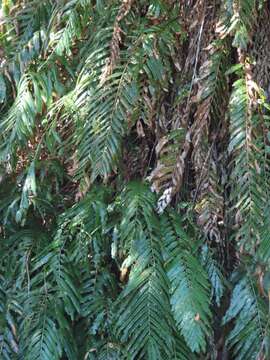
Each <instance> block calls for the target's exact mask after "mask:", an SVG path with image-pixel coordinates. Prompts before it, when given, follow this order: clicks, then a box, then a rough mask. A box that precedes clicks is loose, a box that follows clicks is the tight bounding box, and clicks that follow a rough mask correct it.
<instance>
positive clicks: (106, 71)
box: [100, 0, 133, 84]
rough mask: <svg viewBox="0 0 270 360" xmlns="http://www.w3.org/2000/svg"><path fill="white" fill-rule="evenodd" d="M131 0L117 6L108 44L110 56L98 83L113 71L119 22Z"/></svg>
mask: <svg viewBox="0 0 270 360" xmlns="http://www.w3.org/2000/svg"><path fill="white" fill-rule="evenodd" d="M132 2H133V0H123V1H122V4H121V6H120V8H119V11H118V14H117V16H116V18H115V22H114V27H113V35H112V40H111V44H110V57H109V58H108V59H107V62H106V64H105V67H104V69H103V72H102V74H101V78H100V83H101V84H104V82H105V81H106V79H107V77H108V76H110V75H111V74H112V72H113V69H114V67H115V65H116V63H117V60H118V59H119V55H120V44H121V41H122V39H121V34H122V29H121V27H120V22H121V21H122V20H123V19H124V17H126V16H127V14H128V13H129V11H130V9H131V5H132Z"/></svg>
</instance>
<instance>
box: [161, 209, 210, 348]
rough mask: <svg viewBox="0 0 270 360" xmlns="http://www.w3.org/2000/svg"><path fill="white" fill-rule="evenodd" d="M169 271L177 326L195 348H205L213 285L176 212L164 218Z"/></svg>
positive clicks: (171, 301) (171, 297)
mask: <svg viewBox="0 0 270 360" xmlns="http://www.w3.org/2000/svg"><path fill="white" fill-rule="evenodd" d="M163 236H164V242H165V260H166V271H167V275H168V278H169V280H170V293H171V296H170V303H171V307H172V312H173V316H174V319H175V321H176V325H177V328H178V329H179V331H180V332H181V334H182V335H183V336H184V338H185V341H186V343H187V344H188V346H189V347H190V349H191V350H192V351H195V352H200V351H203V352H204V351H205V350H206V342H207V337H209V336H210V335H211V311H210V286H209V281H208V276H207V273H206V272H205V270H204V269H203V267H202V266H201V264H200V262H199V261H198V259H197V258H196V257H195V254H194V253H195V251H196V247H195V245H193V246H192V239H189V237H188V236H187V234H186V233H185V231H183V229H181V224H180V222H179V220H178V219H177V217H176V215H174V216H172V217H171V218H169V219H164V225H163Z"/></svg>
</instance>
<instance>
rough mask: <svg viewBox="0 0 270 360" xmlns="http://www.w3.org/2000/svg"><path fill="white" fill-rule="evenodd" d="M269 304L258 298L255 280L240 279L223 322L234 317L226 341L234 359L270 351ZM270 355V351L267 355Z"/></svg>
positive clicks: (255, 355) (238, 359)
mask: <svg viewBox="0 0 270 360" xmlns="http://www.w3.org/2000/svg"><path fill="white" fill-rule="evenodd" d="M267 311H268V310H267V307H266V306H265V304H264V302H263V301H262V300H261V299H260V298H259V297H258V295H257V294H256V290H255V285H254V284H253V282H252V280H249V279H247V278H243V279H241V280H240V281H239V282H238V283H237V284H236V285H235V287H234V289H233V293H232V298H231V303H230V307H229V309H228V310H227V313H226V315H225V317H224V319H223V322H224V324H226V323H228V322H230V321H231V320H233V319H234V320H235V323H234V327H233V329H232V330H231V332H230V334H229V336H228V338H227V341H228V344H229V346H230V347H231V348H232V350H233V356H234V359H236V360H240V359H246V358H247V356H248V358H249V359H258V357H260V356H263V354H264V355H266V354H268V352H269V350H268V345H267V341H268V340H267V339H268V336H269V324H268V321H267ZM268 355H269V354H268ZM268 355H267V356H268Z"/></svg>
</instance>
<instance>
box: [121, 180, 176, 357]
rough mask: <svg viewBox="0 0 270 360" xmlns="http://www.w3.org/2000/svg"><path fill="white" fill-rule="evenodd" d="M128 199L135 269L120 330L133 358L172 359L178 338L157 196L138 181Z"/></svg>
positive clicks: (125, 293) (123, 297) (125, 294)
mask: <svg viewBox="0 0 270 360" xmlns="http://www.w3.org/2000/svg"><path fill="white" fill-rule="evenodd" d="M126 201H127V202H126V205H125V207H126V209H125V210H124V214H125V213H126V214H127V217H126V218H125V215H124V223H126V224H128V223H129V231H130V232H129V234H130V235H129V236H128V233H127V236H128V244H129V248H130V252H129V254H130V257H131V259H130V264H132V268H131V272H130V275H129V281H128V284H127V285H126V287H125V288H124V290H123V292H122V293H121V295H120V298H119V306H120V309H119V313H118V320H117V328H118V332H119V335H120V338H121V340H122V341H123V342H127V352H128V354H129V356H130V358H131V359H141V358H147V359H149V360H150V359H151V360H152V359H153V360H154V359H155V360H157V359H171V356H172V351H173V344H174V340H173V336H172V332H171V328H170V326H171V325H170V324H171V317H170V306H169V299H168V281H167V278H166V274H165V272H164V269H163V264H162V254H161V249H160V243H159V239H160V238H159V236H158V225H157V219H156V217H155V215H154V206H155V198H154V197H153V195H152V194H151V192H150V191H149V190H148V189H147V188H146V187H145V186H143V185H140V184H136V183H135V184H132V185H130V186H129V188H128V189H127V193H126ZM144 204H146V205H147V206H145V205H144ZM140 213H141V214H140ZM131 214H132V218H130V215H131ZM139 214H140V215H139ZM134 215H135V217H134V218H133V216H134ZM136 215H139V216H138V217H137V216H136ZM128 219H130V220H128ZM136 229H137V231H136ZM125 239H126V237H125ZM123 266H124V264H123Z"/></svg>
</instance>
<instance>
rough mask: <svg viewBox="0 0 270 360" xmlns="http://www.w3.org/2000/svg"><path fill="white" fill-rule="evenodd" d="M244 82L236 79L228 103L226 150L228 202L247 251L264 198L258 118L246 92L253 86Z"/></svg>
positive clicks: (255, 231)
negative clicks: (228, 159)
mask: <svg viewBox="0 0 270 360" xmlns="http://www.w3.org/2000/svg"><path fill="white" fill-rule="evenodd" d="M246 81H247V80H245V79H240V80H237V81H236V82H235V83H234V91H233V93H232V96H231V100H230V118H231V139H230V144H229V150H230V152H231V153H232V155H234V157H233V163H232V165H233V170H232V175H231V178H232V184H233V188H232V192H231V199H233V200H234V209H235V211H236V222H237V223H238V226H240V229H239V230H238V235H237V236H238V241H239V242H240V243H242V244H245V245H246V246H247V247H249V249H251V248H252V247H253V246H254V245H255V243H256V242H257V240H258V236H259V235H258V234H259V228H260V225H261V223H262V214H263V211H264V210H263V209H264V206H265V201H266V199H265V192H264V185H263V181H264V180H263V176H262V174H263V172H264V165H263V164H264V151H263V148H264V141H263V137H262V133H261V131H260V129H259V127H260V125H259V124H260V116H259V115H257V114H256V113H254V112H253V111H251V110H250V106H251V105H250V104H251V101H252V100H251V99H250V93H251V92H252V91H254V90H255V91H257V90H256V89H257V87H256V84H254V83H252V81H250V82H249V83H247V82H246ZM253 86H254V88H253ZM248 91H249V93H248Z"/></svg>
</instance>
